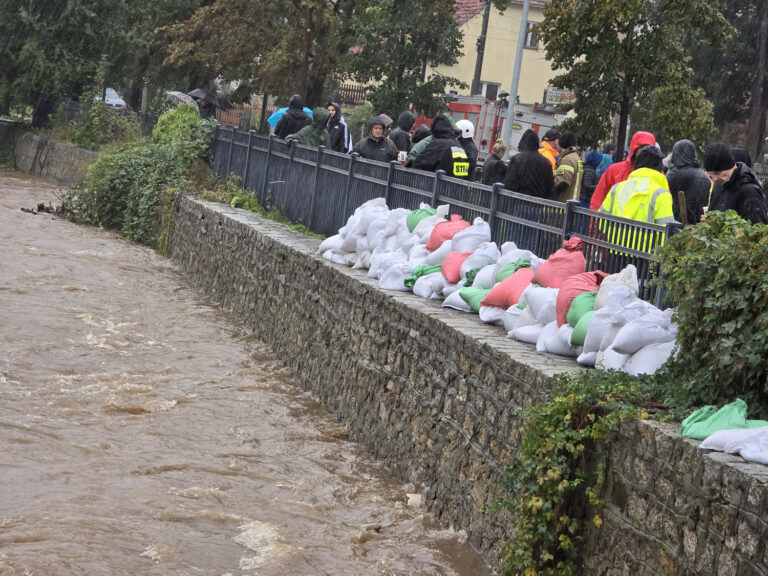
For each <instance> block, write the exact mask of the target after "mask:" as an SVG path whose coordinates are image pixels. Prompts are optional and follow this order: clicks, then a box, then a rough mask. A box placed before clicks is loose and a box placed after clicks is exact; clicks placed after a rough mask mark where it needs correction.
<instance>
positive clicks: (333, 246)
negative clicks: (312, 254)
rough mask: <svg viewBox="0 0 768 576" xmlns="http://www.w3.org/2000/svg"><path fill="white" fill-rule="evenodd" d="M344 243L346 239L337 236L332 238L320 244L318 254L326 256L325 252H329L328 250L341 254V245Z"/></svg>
mask: <svg viewBox="0 0 768 576" xmlns="http://www.w3.org/2000/svg"><path fill="white" fill-rule="evenodd" d="M343 243H344V239H343V238H342V237H341V236H339V235H338V234H336V235H335V236H330V237H328V238H326V239H325V240H323V241H322V242H320V246H318V247H317V254H324V253H325V252H328V250H333V251H334V252H341V251H342V250H341V245H342V244H343Z"/></svg>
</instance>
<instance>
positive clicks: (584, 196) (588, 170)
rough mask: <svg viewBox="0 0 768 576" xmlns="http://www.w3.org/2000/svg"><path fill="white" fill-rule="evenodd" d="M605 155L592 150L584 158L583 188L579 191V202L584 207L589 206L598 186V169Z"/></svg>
mask: <svg viewBox="0 0 768 576" xmlns="http://www.w3.org/2000/svg"><path fill="white" fill-rule="evenodd" d="M603 156H604V155H603V154H601V153H600V152H598V151H597V150H590V151H589V152H587V156H586V158H584V164H583V166H584V174H583V175H582V177H581V190H580V191H579V202H581V205H582V206H584V208H589V201H590V200H591V199H592V194H593V193H594V191H595V188H596V187H597V181H598V177H597V170H598V168H599V167H600V165H601V163H602V161H603Z"/></svg>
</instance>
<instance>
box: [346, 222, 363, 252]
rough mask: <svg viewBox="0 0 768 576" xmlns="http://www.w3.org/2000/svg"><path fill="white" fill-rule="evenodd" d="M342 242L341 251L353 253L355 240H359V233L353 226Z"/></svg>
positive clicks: (355, 245)
mask: <svg viewBox="0 0 768 576" xmlns="http://www.w3.org/2000/svg"><path fill="white" fill-rule="evenodd" d="M343 238H344V240H343V241H342V242H341V249H342V250H343V251H344V252H354V251H355V248H357V240H358V239H359V238H360V233H359V232H358V231H357V227H356V226H355V227H354V228H353V229H352V230H349V231H348V232H347V233H346V234H345V235H344V236H343Z"/></svg>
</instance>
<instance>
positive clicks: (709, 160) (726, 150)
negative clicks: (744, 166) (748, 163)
mask: <svg viewBox="0 0 768 576" xmlns="http://www.w3.org/2000/svg"><path fill="white" fill-rule="evenodd" d="M734 166H736V160H734V159H733V153H732V152H731V147H730V146H728V144H725V143H724V142H715V143H713V144H710V145H709V146H707V149H706V151H705V152H704V170H706V171H707V172H722V171H723V170H730V169H731V168H733V167H734Z"/></svg>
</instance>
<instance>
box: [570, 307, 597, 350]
mask: <svg viewBox="0 0 768 576" xmlns="http://www.w3.org/2000/svg"><path fill="white" fill-rule="evenodd" d="M594 313H595V311H594V310H590V311H589V312H587V313H586V314H584V315H583V316H582V317H581V318H579V321H578V322H577V323H576V326H575V327H574V329H573V334H571V346H584V340H586V339H587V329H588V328H589V321H590V320H592V315H593V314H594Z"/></svg>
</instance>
